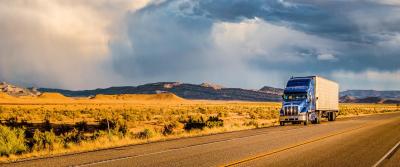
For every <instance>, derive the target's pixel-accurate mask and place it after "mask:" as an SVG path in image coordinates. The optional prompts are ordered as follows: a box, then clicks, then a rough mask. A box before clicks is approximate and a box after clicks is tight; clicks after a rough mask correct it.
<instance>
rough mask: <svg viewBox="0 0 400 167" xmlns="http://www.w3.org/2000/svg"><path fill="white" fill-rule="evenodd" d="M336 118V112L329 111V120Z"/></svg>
mask: <svg viewBox="0 0 400 167" xmlns="http://www.w3.org/2000/svg"><path fill="white" fill-rule="evenodd" d="M335 119H336V114H335V113H334V112H328V121H334V120H335Z"/></svg>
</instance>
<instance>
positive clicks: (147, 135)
mask: <svg viewBox="0 0 400 167" xmlns="http://www.w3.org/2000/svg"><path fill="white" fill-rule="evenodd" d="M154 136H155V132H154V131H153V130H151V129H147V128H146V129H144V130H143V131H141V132H139V133H138V134H137V135H136V138H139V139H150V138H152V137H154Z"/></svg>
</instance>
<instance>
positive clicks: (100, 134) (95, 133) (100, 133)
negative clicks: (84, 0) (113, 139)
mask: <svg viewBox="0 0 400 167" xmlns="http://www.w3.org/2000/svg"><path fill="white" fill-rule="evenodd" d="M106 135H107V133H106V132H105V131H102V130H97V131H95V132H93V135H92V137H91V139H92V140H96V139H98V138H99V137H102V136H106Z"/></svg>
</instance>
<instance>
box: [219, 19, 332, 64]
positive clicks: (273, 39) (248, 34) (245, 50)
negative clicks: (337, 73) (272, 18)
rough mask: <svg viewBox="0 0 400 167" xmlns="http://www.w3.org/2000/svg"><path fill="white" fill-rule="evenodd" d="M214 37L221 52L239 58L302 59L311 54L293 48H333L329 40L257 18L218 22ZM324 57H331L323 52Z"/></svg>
mask: <svg viewBox="0 0 400 167" xmlns="http://www.w3.org/2000/svg"><path fill="white" fill-rule="evenodd" d="M212 37H213V39H214V42H215V47H216V49H217V50H218V51H219V52H222V53H220V55H221V56H228V57H234V58H236V59H238V61H241V60H243V58H245V59H248V58H252V57H253V58H254V57H257V58H261V59H265V60H268V61H269V62H303V61H307V59H308V58H311V57H309V56H311V55H310V54H305V53H302V52H301V51H299V50H296V49H293V48H300V49H305V50H315V51H317V52H322V51H323V50H330V46H329V45H330V41H328V40H325V39H323V38H319V37H315V36H311V35H307V34H305V33H303V32H300V31H295V30H292V29H289V28H287V27H284V26H278V25H274V24H270V23H268V22H265V21H263V20H261V19H258V18H255V19H248V20H244V21H242V22H239V23H229V22H220V23H216V24H215V25H214V27H213V30H212ZM332 57H333V55H332ZM322 58H330V57H327V55H323V57H322Z"/></svg>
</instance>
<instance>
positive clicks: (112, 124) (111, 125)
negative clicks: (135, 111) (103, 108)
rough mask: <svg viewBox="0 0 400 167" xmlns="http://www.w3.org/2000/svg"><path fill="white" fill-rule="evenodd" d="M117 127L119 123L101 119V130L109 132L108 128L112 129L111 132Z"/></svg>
mask: <svg viewBox="0 0 400 167" xmlns="http://www.w3.org/2000/svg"><path fill="white" fill-rule="evenodd" d="M116 127H117V122H116V121H115V120H111V119H101V120H100V121H99V129H100V130H108V128H110V130H113V129H115V128H116Z"/></svg>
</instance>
